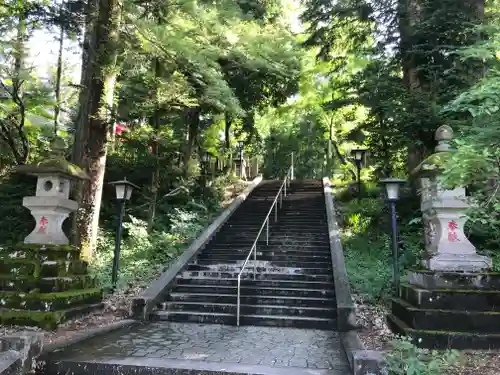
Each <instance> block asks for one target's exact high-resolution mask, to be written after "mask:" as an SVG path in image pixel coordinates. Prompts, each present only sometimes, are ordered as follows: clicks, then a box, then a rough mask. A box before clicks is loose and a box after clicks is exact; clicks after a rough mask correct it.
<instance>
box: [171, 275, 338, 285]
mask: <svg viewBox="0 0 500 375" xmlns="http://www.w3.org/2000/svg"><path fill="white" fill-rule="evenodd" d="M176 279H177V280H212V281H214V280H217V281H219V280H224V281H234V282H237V281H238V278H236V277H234V278H233V277H231V278H229V277H211V276H201V277H199V276H192V277H191V276H188V277H183V276H182V275H179V276H177V277H176ZM241 281H244V282H245V283H248V282H258V283H262V282H270V283H283V284H290V283H300V284H312V283H322V284H330V285H331V284H333V282H332V281H311V280H287V279H283V280H280V279H275V280H273V279H271V280H262V279H256V280H249V279H242V280H241ZM183 285H184V284H183Z"/></svg>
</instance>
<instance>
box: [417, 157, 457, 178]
mask: <svg viewBox="0 0 500 375" xmlns="http://www.w3.org/2000/svg"><path fill="white" fill-rule="evenodd" d="M451 155H452V152H451V151H442V152H436V153H434V154H432V155H429V156H428V157H427V158H425V160H424V161H422V162H421V163H420V164H419V165H417V166H416V167H415V169H413V171H411V175H413V176H418V177H425V176H428V177H430V176H434V175H436V174H437V173H439V172H440V171H441V170H442V169H443V166H444V164H445V163H446V162H447V161H448V160H449V159H450V157H451Z"/></svg>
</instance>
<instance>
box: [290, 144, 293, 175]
mask: <svg viewBox="0 0 500 375" xmlns="http://www.w3.org/2000/svg"><path fill="white" fill-rule="evenodd" d="M291 165H292V166H291V167H290V179H292V180H293V151H292V162H291Z"/></svg>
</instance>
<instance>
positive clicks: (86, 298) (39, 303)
mask: <svg viewBox="0 0 500 375" xmlns="http://www.w3.org/2000/svg"><path fill="white" fill-rule="evenodd" d="M101 300H102V289H100V288H92V289H82V290H72V291H66V292H55V293H36V292H31V293H20V292H17V291H16V292H12V291H8V292H7V291H0V301H1V305H2V308H4V309H18V310H20V309H22V310H33V311H42V312H54V311H57V310H65V309H68V308H72V307H77V306H82V305H93V304H96V303H100V302H101Z"/></svg>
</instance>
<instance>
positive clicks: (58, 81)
mask: <svg viewBox="0 0 500 375" xmlns="http://www.w3.org/2000/svg"><path fill="white" fill-rule="evenodd" d="M63 7H64V2H62V4H61V9H60V12H59V14H60V17H61V21H62V14H63ZM63 51H64V22H61V25H60V30H59V52H58V54H57V71H56V83H55V85H56V87H55V93H56V104H55V106H54V136H57V129H58V127H59V115H60V113H61V77H62V70H63Z"/></svg>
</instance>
